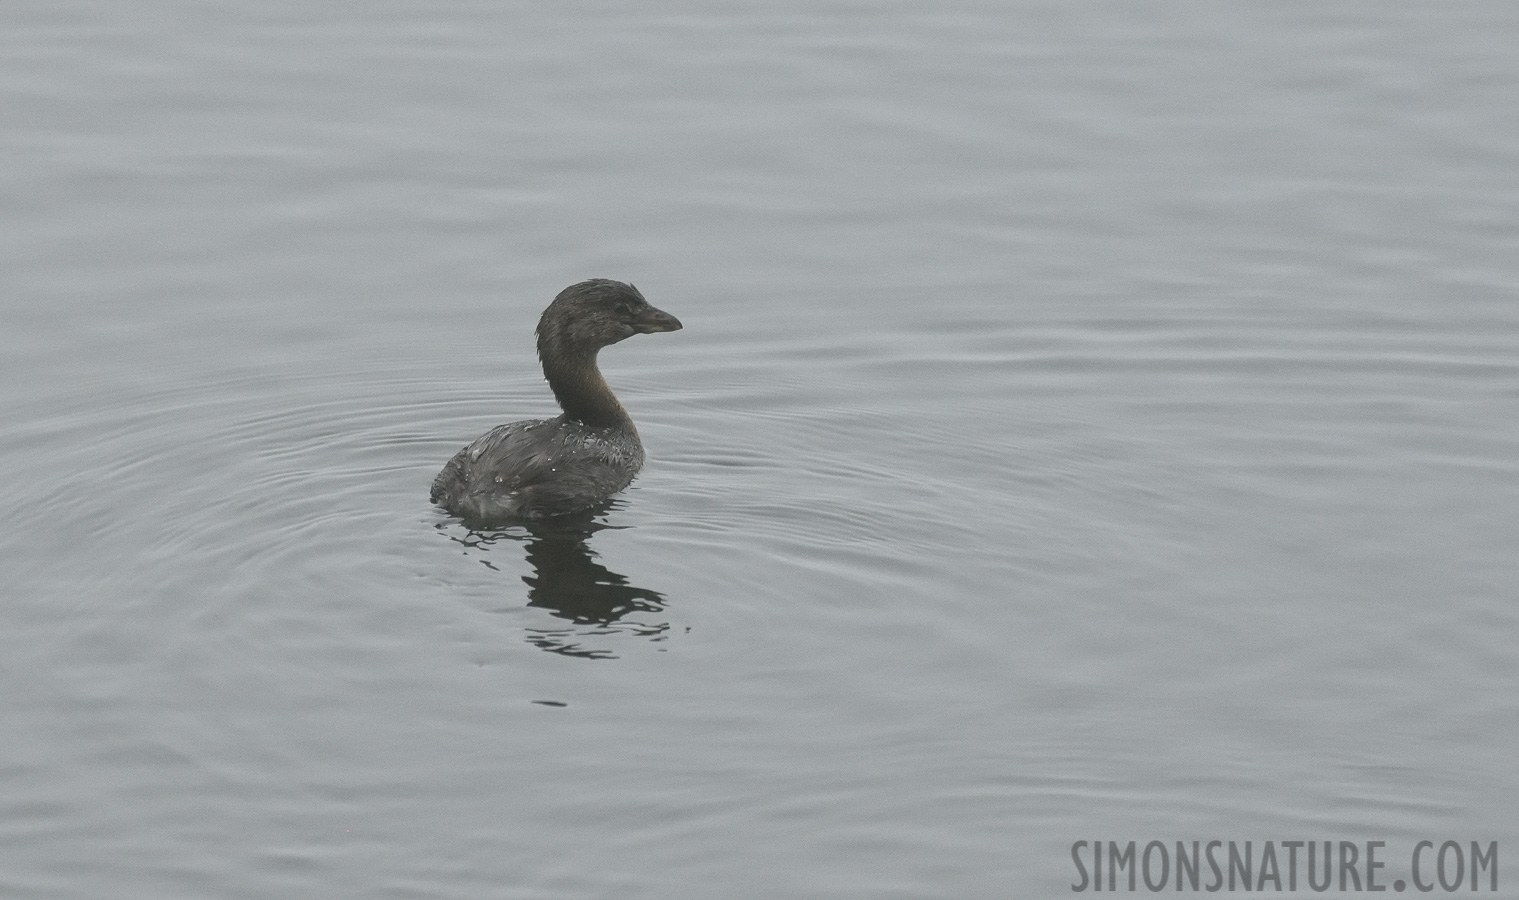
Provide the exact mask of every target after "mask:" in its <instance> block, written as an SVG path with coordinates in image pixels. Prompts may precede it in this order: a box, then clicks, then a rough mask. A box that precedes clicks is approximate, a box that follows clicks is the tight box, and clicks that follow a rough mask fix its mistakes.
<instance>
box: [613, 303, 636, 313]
mask: <svg viewBox="0 0 1519 900" xmlns="http://www.w3.org/2000/svg"><path fill="white" fill-rule="evenodd" d="M612 308H613V309H615V310H617V314H618V315H619V316H625V315H627V314H628V313H631V312H632V311H633V307H632V305H631V304H629V303H628V301H626V300H618V301H617V302H616V303H615V304H613V306H612Z"/></svg>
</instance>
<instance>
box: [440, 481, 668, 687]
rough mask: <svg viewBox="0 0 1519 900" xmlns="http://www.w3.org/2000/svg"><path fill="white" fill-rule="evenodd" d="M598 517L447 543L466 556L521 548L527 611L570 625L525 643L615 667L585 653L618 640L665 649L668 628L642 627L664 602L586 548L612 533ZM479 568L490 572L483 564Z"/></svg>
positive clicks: (533, 631)
mask: <svg viewBox="0 0 1519 900" xmlns="http://www.w3.org/2000/svg"><path fill="white" fill-rule="evenodd" d="M602 512H605V509H597V510H593V511H591V512H590V513H587V514H585V515H582V516H576V517H565V518H561V519H555V520H553V521H552V522H549V523H534V524H532V525H525V526H513V527H512V528H510V529H507V530H471V531H470V532H469V533H468V534H466V535H465V536H464V537H455V536H452V535H451V536H450V539H451V540H454V541H457V542H458V543H461V544H464V545H465V546H466V547H470V548H482V547H483V548H489V547H492V546H494V545H496V544H499V543H501V542H502V541H521V542H522V543H523V544H524V545H526V547H527V562H528V564H529V565H530V566H532V567H533V574H532V575H524V576H522V580H523V581H524V582H526V584H527V605H528V606H536V607H538V608H540V609H545V610H548V611H549V612H550V613H551V614H553V615H554V616H556V617H557V618H560V619H564V620H566V621H567V622H570V623H571V624H570V625H567V626H566V627H564V628H528V629H526V631H527V640H528V643H530V644H533V645H534V646H536V647H538V648H539V649H542V650H547V651H549V652H550V653H559V654H563V655H565V656H577V657H581V658H584V659H615V658H616V654H615V653H613V652H612V651H610V650H607V649H598V648H596V647H594V646H588V642H592V643H594V642H597V641H596V639H597V638H604V637H606V636H608V635H618V634H622V635H636V636H639V637H643V638H647V639H649V640H652V641H663V640H664V639H665V637H666V636H667V635H668V633H669V631H670V623H669V622H665V621H649V620H648V616H647V614H649V613H659V612H662V611H663V610H664V608H665V598H664V596H663V595H662V594H660V593H659V592H657V591H651V590H648V589H647V588H641V587H635V586H633V585H631V584H628V579H627V578H626V577H624V576H622V575H619V574H618V573H616V572H613V571H612V570H611V569H608V568H607V567H606V566H603V565H602V564H601V563H599V562H597V561H596V554H595V553H593V552H592V551H591V549H590V547H589V546H588V545H587V543H586V542H587V540H588V539H589V538H590V537H591V535H593V534H595V533H596V532H598V531H601V530H603V529H606V528H609V527H611V526H608V525H605V524H603V523H601V522H599V521H597V517H598V516H599V515H600V514H601V513H602ZM481 562H483V563H485V565H487V566H490V567H491V568H493V569H494V568H496V567H495V566H494V565H491V563H490V562H489V561H488V560H484V559H482V560H481ZM630 616H631V618H630Z"/></svg>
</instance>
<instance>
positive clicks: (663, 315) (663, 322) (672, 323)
mask: <svg viewBox="0 0 1519 900" xmlns="http://www.w3.org/2000/svg"><path fill="white" fill-rule="evenodd" d="M633 327H634V328H635V329H637V330H638V333H639V334H653V333H654V332H656V331H679V330H680V320H679V319H677V318H675V317H674V316H672V315H670V314H669V313H667V312H664V311H663V310H658V309H655V308H654V307H652V306H651V307H649V308H648V309H646V310H644V311H643V314H642V315H641V316H639V317H638V321H637V322H636V323H634V325H633Z"/></svg>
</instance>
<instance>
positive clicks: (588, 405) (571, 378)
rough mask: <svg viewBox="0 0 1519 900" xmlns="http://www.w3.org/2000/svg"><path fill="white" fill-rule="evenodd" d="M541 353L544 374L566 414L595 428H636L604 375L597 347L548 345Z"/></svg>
mask: <svg viewBox="0 0 1519 900" xmlns="http://www.w3.org/2000/svg"><path fill="white" fill-rule="evenodd" d="M541 356H542V358H543V377H544V378H547V379H548V383H549V388H550V389H552V390H553V392H554V399H555V400H558V401H559V408H560V409H563V410H564V414H565V415H566V416H568V417H569V418H571V419H574V420H576V421H578V422H581V423H584V424H586V425H589V426H591V427H593V428H609V427H624V428H632V427H633V420H632V419H630V418H629V417H628V413H627V410H625V409H623V408H622V404H621V403H618V402H617V397H616V396H615V395H613V393H612V389H611V388H610V387H608V386H607V380H606V379H605V378H603V377H602V376H601V369H600V367H598V366H597V365H596V351H595V350H591V351H589V352H586V351H584V350H567V349H565V348H561V347H553V346H549V347H545V348H543V352H542V354H541Z"/></svg>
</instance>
